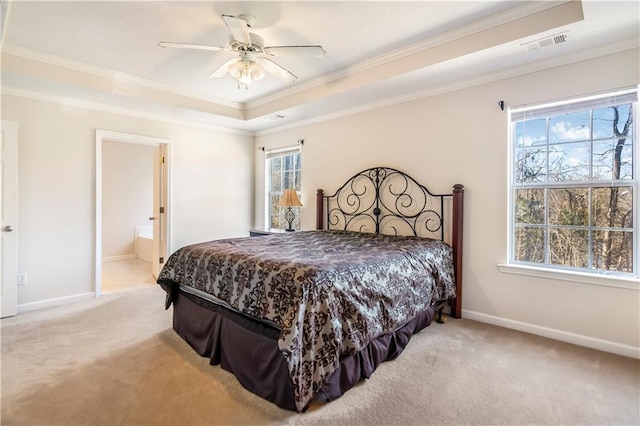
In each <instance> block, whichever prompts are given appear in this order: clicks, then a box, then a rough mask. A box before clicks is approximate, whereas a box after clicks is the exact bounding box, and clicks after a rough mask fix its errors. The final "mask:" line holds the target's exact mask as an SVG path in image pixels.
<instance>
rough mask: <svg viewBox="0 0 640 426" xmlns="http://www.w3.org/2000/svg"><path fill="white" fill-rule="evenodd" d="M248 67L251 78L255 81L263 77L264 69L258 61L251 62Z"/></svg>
mask: <svg viewBox="0 0 640 426" xmlns="http://www.w3.org/2000/svg"><path fill="white" fill-rule="evenodd" d="M248 68H249V72H250V73H251V78H253V79H254V80H256V81H257V80H262V78H263V77H264V74H265V71H264V69H263V68H262V67H261V66H260V65H259V64H258V63H256V62H252V63H251V65H249V67H248Z"/></svg>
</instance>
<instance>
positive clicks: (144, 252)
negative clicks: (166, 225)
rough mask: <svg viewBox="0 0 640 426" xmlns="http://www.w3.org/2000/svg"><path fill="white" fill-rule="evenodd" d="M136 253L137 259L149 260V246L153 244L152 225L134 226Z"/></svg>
mask: <svg viewBox="0 0 640 426" xmlns="http://www.w3.org/2000/svg"><path fill="white" fill-rule="evenodd" d="M135 236H136V243H135V245H136V254H137V255H138V259H142V260H146V261H147V262H151V247H152V245H153V225H143V226H136V233H135Z"/></svg>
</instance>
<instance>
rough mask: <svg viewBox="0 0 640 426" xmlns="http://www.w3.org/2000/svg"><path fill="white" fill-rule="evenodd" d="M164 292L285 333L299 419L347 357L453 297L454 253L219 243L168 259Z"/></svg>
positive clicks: (411, 241)
mask: <svg viewBox="0 0 640 426" xmlns="http://www.w3.org/2000/svg"><path fill="white" fill-rule="evenodd" d="M158 283H159V284H169V285H170V284H172V283H177V284H180V285H183V286H188V287H191V288H195V289H197V290H200V291H204V292H206V293H208V294H211V295H213V296H214V297H215V298H217V299H219V300H221V301H223V302H224V304H226V305H228V306H230V307H231V308H232V309H234V310H236V311H238V312H240V313H242V314H245V315H248V316H251V317H253V318H256V319H259V320H267V321H269V322H272V323H273V324H275V325H276V326H277V327H278V328H279V329H280V336H279V339H278V347H279V348H280V350H281V351H282V353H283V356H284V357H285V359H286V362H287V365H288V370H289V375H290V378H291V384H292V388H293V392H294V396H295V399H296V406H297V409H298V410H299V411H302V410H303V409H304V408H305V407H306V405H307V404H308V403H309V402H310V400H311V398H312V397H313V395H314V394H315V393H316V392H317V391H318V389H320V387H321V386H322V384H323V383H324V381H325V380H326V379H327V378H328V377H329V376H330V375H331V374H332V373H333V372H334V371H335V370H336V368H337V366H338V365H339V360H340V358H341V357H343V356H347V355H351V354H353V353H356V352H357V351H359V350H361V349H362V348H363V347H365V346H366V345H367V344H368V343H369V342H370V341H371V340H372V339H374V338H376V337H378V336H380V335H383V334H386V333H389V332H392V331H394V330H396V329H398V328H399V327H401V326H403V325H404V324H406V323H407V322H408V321H410V320H411V319H413V318H414V317H415V316H416V315H417V314H419V313H420V312H422V311H424V310H425V309H427V308H428V307H429V305H430V304H435V303H436V302H437V301H440V300H444V299H448V298H452V297H455V283H454V275H453V263H452V250H451V247H450V246H449V245H447V244H445V243H443V242H441V241H438V240H431V239H426V238H418V237H399V236H388V235H375V234H367V233H358V232H350V231H299V232H293V233H286V234H279V235H269V236H263V237H257V238H256V237H254V238H250V237H247V238H237V239H226V240H217V241H211V242H205V243H200V244H194V245H190V246H186V247H183V248H181V249H179V250H178V251H176V252H175V253H174V254H172V255H171V256H170V258H169V259H168V260H167V263H166V264H165V266H164V268H163V269H162V271H161V273H160V275H159V277H158Z"/></svg>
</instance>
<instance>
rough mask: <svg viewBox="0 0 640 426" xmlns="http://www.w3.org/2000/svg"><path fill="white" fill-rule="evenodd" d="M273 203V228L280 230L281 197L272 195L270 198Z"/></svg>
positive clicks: (271, 205)
mask: <svg viewBox="0 0 640 426" xmlns="http://www.w3.org/2000/svg"><path fill="white" fill-rule="evenodd" d="M270 199H271V203H270V207H271V214H270V216H271V225H270V227H271V228H280V207H278V202H279V201H280V196H279V195H272V196H271V197H270Z"/></svg>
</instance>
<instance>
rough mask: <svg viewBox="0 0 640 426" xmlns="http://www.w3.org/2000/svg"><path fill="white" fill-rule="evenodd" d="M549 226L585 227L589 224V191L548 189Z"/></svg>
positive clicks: (580, 189)
mask: <svg viewBox="0 0 640 426" xmlns="http://www.w3.org/2000/svg"><path fill="white" fill-rule="evenodd" d="M548 194H549V224H550V225H571V226H587V225H588V224H589V189H588V188H562V189H557V188H554V189H549V190H548Z"/></svg>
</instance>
